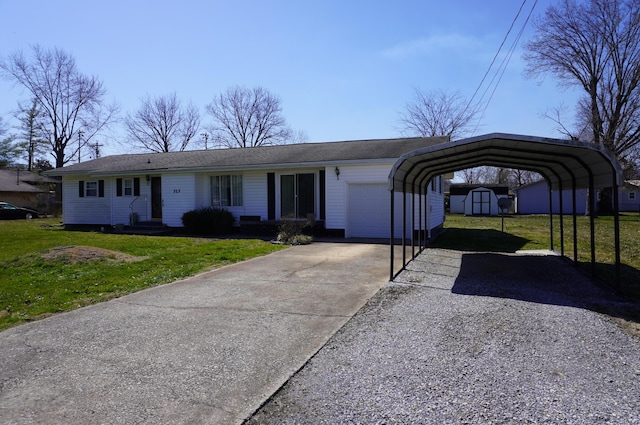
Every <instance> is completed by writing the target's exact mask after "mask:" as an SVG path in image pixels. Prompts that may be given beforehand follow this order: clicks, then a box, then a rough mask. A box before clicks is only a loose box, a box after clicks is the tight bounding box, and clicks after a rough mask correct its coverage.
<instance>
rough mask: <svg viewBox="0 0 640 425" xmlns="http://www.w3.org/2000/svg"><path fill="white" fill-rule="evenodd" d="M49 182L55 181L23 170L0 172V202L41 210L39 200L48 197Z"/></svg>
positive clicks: (40, 201)
mask: <svg viewBox="0 0 640 425" xmlns="http://www.w3.org/2000/svg"><path fill="white" fill-rule="evenodd" d="M50 182H56V181H55V180H53V179H51V178H49V177H43V176H40V175H38V174H35V173H31V172H29V171H25V170H18V169H15V170H0V201H3V202H8V203H9V204H13V205H15V206H18V207H24V208H30V209H41V208H40V206H41V205H42V204H43V202H42V200H41V199H39V198H43V197H44V198H47V197H48V194H49V190H48V188H47V185H48V184H49V183H50ZM44 204H45V205H46V199H44Z"/></svg>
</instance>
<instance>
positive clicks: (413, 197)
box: [411, 179, 416, 260]
mask: <svg viewBox="0 0 640 425" xmlns="http://www.w3.org/2000/svg"><path fill="white" fill-rule="evenodd" d="M415 213H416V181H415V179H413V182H411V259H412V260H415V259H416V243H415V239H416V238H415V235H416V230H415V228H416V220H415V217H414V216H413V215H414V214H415Z"/></svg>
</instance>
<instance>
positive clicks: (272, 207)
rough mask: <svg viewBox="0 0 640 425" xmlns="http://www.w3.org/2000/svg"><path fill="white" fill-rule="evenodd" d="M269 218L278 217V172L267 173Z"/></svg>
mask: <svg viewBox="0 0 640 425" xmlns="http://www.w3.org/2000/svg"><path fill="white" fill-rule="evenodd" d="M267 214H268V216H267V219H268V220H275V219H276V174H275V173H267Z"/></svg>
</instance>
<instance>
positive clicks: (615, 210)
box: [611, 170, 624, 290]
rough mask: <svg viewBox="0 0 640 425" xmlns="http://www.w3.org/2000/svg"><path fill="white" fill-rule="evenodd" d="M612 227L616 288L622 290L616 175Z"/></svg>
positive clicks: (613, 189) (614, 177) (614, 174)
mask: <svg viewBox="0 0 640 425" xmlns="http://www.w3.org/2000/svg"><path fill="white" fill-rule="evenodd" d="M611 190H612V191H613V226H614V233H615V235H614V240H615V250H616V288H617V289H618V290H622V289H624V288H622V281H621V280H620V206H619V204H618V202H619V201H620V200H619V199H618V197H619V196H618V182H617V180H616V173H615V170H614V173H613V188H612V189H611Z"/></svg>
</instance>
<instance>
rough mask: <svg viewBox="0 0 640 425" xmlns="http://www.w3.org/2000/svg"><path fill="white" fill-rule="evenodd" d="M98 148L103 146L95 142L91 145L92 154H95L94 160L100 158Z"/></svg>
mask: <svg viewBox="0 0 640 425" xmlns="http://www.w3.org/2000/svg"><path fill="white" fill-rule="evenodd" d="M100 146H103V145H101V144H100V143H98V142H95V143H94V144H93V145H91V147H92V148H93V149H94V152H95V158H94V159H98V158H100Z"/></svg>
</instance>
